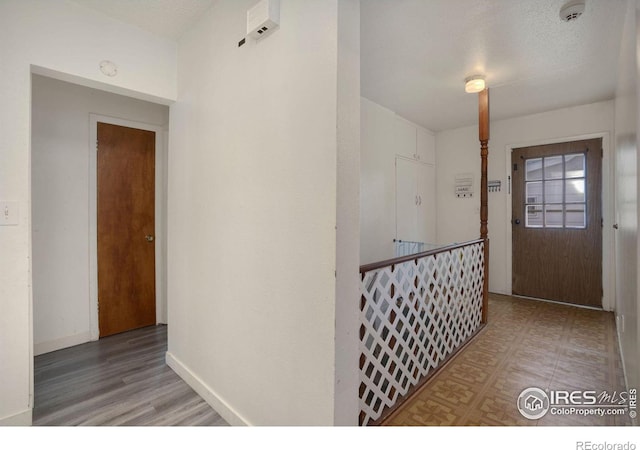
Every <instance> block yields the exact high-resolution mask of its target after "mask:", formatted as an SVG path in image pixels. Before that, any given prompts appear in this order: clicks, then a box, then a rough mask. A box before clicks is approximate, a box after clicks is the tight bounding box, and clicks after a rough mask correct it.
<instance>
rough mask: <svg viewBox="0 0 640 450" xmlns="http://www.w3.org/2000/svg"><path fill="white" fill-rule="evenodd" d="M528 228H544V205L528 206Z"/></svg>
mask: <svg viewBox="0 0 640 450" xmlns="http://www.w3.org/2000/svg"><path fill="white" fill-rule="evenodd" d="M526 208H527V215H526V224H525V225H526V226H527V227H529V228H542V227H543V225H544V223H543V222H542V205H527V207H526Z"/></svg>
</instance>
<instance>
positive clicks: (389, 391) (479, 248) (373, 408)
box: [359, 240, 485, 425]
mask: <svg viewBox="0 0 640 450" xmlns="http://www.w3.org/2000/svg"><path fill="white" fill-rule="evenodd" d="M484 245H485V243H484V241H483V240H477V241H472V242H468V243H465V244H460V245H455V246H450V247H445V248H443V249H440V250H434V251H430V252H425V253H422V254H418V255H412V256H411V257H408V258H406V257H405V258H396V259H393V260H389V261H387V262H383V263H380V264H369V265H367V266H362V267H361V268H360V272H361V275H362V286H361V290H362V297H361V301H360V322H361V324H360V391H359V396H360V424H361V425H367V424H370V423H372V422H375V421H377V420H378V419H380V418H381V417H382V415H383V414H386V412H388V411H390V410H391V409H393V408H394V407H395V406H396V404H397V403H398V402H399V401H401V400H402V398H403V397H404V396H405V395H406V394H407V393H408V392H409V390H410V389H411V388H412V387H415V386H416V385H417V384H419V383H421V382H423V381H424V380H425V378H426V377H428V376H429V375H430V374H431V373H432V372H433V371H434V370H435V369H436V368H438V366H439V365H440V364H441V363H442V362H443V361H444V360H445V358H447V357H449V356H451V355H452V354H453V353H455V352H456V351H457V350H458V349H459V348H460V346H461V345H462V344H464V343H465V341H466V340H467V339H468V338H469V337H470V336H471V335H472V334H473V333H474V332H475V331H477V329H478V328H479V326H480V324H481V320H482V307H483V306H482V305H483V283H484Z"/></svg>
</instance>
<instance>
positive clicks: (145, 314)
mask: <svg viewBox="0 0 640 450" xmlns="http://www.w3.org/2000/svg"><path fill="white" fill-rule="evenodd" d="M97 164H98V165H97V170H98V177H97V178H98V180H97V183H98V186H97V193H98V198H97V209H98V226H97V230H98V321H99V328H100V337H104V336H109V335H111V334H115V333H120V332H123V331H127V330H131V329H134V328H140V327H144V326H148V325H154V324H155V323H156V309H155V308H156V306H155V304H156V300H155V295H156V291H155V284H156V283H155V242H154V233H155V231H154V228H155V224H154V222H155V133H154V132H152V131H145V130H138V129H134V128H128V127H122V126H118V125H111V124H107V123H101V122H98V158H97Z"/></svg>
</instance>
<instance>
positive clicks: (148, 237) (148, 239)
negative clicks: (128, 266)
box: [145, 234, 153, 242]
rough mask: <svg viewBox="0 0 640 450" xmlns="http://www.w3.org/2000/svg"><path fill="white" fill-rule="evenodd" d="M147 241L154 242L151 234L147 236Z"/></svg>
mask: <svg viewBox="0 0 640 450" xmlns="http://www.w3.org/2000/svg"><path fill="white" fill-rule="evenodd" d="M145 239H146V240H147V242H153V236H152V235H151V234H147V235H146V236H145Z"/></svg>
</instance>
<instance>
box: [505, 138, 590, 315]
mask: <svg viewBox="0 0 640 450" xmlns="http://www.w3.org/2000/svg"><path fill="white" fill-rule="evenodd" d="M511 165H512V167H511V168H512V179H513V195H512V207H513V217H512V232H513V233H512V239H513V242H512V243H513V255H512V256H513V267H512V273H513V280H512V282H513V293H514V294H516V295H523V296H527V297H536V298H543V299H549V300H557V301H561V302H567V303H574V304H580V305H587V306H594V307H602V203H601V196H602V170H601V165H602V139H592V140H585V141H575V142H567V143H561V144H550V145H540V146H535V147H525V148H519V149H514V150H513V153H512V155H511Z"/></svg>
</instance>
